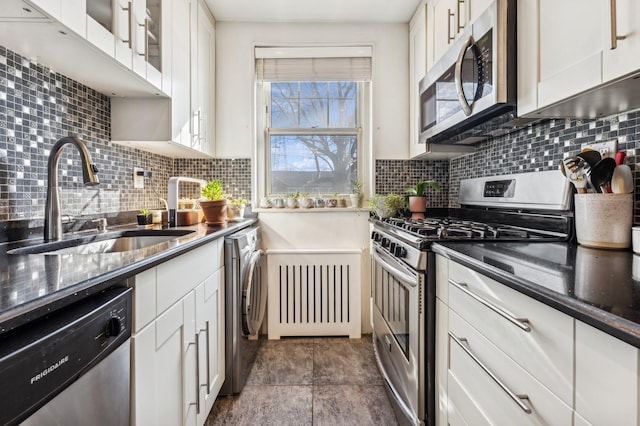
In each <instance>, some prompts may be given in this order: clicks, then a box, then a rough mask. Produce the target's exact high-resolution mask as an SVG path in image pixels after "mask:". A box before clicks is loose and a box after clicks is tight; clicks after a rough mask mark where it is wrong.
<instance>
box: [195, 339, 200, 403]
mask: <svg viewBox="0 0 640 426" xmlns="http://www.w3.org/2000/svg"><path fill="white" fill-rule="evenodd" d="M196 414H200V333H199V332H197V333H196Z"/></svg>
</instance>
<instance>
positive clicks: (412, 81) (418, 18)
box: [409, 4, 427, 157]
mask: <svg viewBox="0 0 640 426" xmlns="http://www.w3.org/2000/svg"><path fill="white" fill-rule="evenodd" d="M426 72H427V10H426V5H425V4H422V5H421V6H420V7H419V8H418V10H417V11H416V14H415V15H414V16H413V19H412V20H411V28H410V29H409V102H410V105H409V114H410V115H409V129H410V135H409V143H410V145H409V155H410V156H411V157H415V156H417V155H420V154H424V152H425V146H424V145H421V144H419V143H418V142H419V136H420V97H419V95H418V90H419V84H420V80H422V78H423V77H424V76H425V74H426Z"/></svg>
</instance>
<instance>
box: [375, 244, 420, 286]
mask: <svg viewBox="0 0 640 426" xmlns="http://www.w3.org/2000/svg"><path fill="white" fill-rule="evenodd" d="M372 254H373V258H374V260H375V261H376V262H378V263H379V264H380V265H381V266H382V268H383V269H385V270H386V271H387V272H389V273H391V275H393V276H394V277H395V278H397V279H398V280H399V281H401V282H403V283H405V284H408V285H409V286H411V287H416V286H417V285H418V276H417V275H415V274H414V273H412V272H411V271H409V270H408V269H407V268H406V267H405V266H403V265H401V264H399V263H398V261H396V260H394V259H392V258H389V257H388V256H385V257H387V258H388V260H387V259H385V258H383V257H382V256H381V255H380V254H379V253H378V252H377V251H376V250H374V251H373V253H372ZM392 262H393V263H392ZM394 264H395V265H394Z"/></svg>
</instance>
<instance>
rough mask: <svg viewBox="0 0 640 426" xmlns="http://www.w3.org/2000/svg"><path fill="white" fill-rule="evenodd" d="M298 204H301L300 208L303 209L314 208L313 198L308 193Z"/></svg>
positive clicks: (303, 195)
mask: <svg viewBox="0 0 640 426" xmlns="http://www.w3.org/2000/svg"><path fill="white" fill-rule="evenodd" d="M298 204H300V207H301V208H303V209H310V208H312V207H313V198H311V196H310V195H309V193H308V192H306V193H304V194H302V196H301V197H300V199H299V200H298Z"/></svg>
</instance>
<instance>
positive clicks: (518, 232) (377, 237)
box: [371, 171, 573, 425]
mask: <svg viewBox="0 0 640 426" xmlns="http://www.w3.org/2000/svg"><path fill="white" fill-rule="evenodd" d="M571 194H572V191H571V188H570V186H569V183H568V182H567V180H566V178H565V177H564V176H563V175H562V174H561V173H560V172H559V171H544V172H533V173H524V174H517V175H504V176H496V177H484V178H476V179H467V180H463V181H461V183H460V192H459V198H458V201H459V204H460V206H461V207H460V208H455V209H436V210H432V211H428V212H427V217H426V218H425V219H419V220H411V219H405V218H388V219H384V220H375V219H374V220H373V232H372V234H371V255H372V271H371V280H372V283H371V302H372V323H373V324H372V325H373V346H374V351H375V355H376V360H377V362H378V367H379V368H380V371H381V373H382V375H383V377H384V379H385V384H386V388H387V391H388V394H389V396H390V399H391V402H392V405H393V407H394V410H395V412H396V417H397V418H398V421H399V423H401V424H414V425H418V424H426V425H433V424H434V420H433V419H434V412H435V401H436V395H435V390H434V363H435V275H436V273H435V272H436V271H435V255H434V253H433V252H432V251H431V250H430V248H431V245H432V244H433V243H434V242H444V241H463V242H464V241H468V242H473V243H482V242H491V243H494V244H495V243H499V242H513V241H527V242H552V241H567V240H569V239H570V238H571V237H572V229H573V220H572V217H573V215H572V213H571V211H570V200H571Z"/></svg>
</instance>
